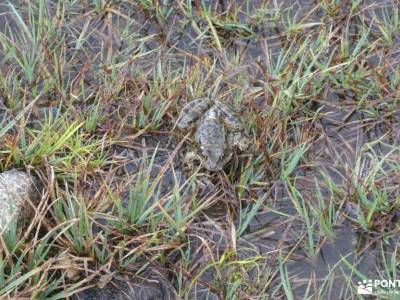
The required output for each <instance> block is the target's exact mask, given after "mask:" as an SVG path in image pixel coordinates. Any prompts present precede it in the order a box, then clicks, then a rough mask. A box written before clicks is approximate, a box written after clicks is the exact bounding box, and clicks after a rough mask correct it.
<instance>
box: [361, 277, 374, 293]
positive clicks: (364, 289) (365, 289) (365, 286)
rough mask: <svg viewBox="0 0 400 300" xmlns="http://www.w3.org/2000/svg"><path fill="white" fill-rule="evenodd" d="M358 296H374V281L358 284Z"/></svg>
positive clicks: (364, 281)
mask: <svg viewBox="0 0 400 300" xmlns="http://www.w3.org/2000/svg"><path fill="white" fill-rule="evenodd" d="M357 294H359V295H371V294H372V280H371V279H370V280H363V281H362V282H361V281H359V282H358V283H357Z"/></svg>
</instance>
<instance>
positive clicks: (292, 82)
mask: <svg viewBox="0 0 400 300" xmlns="http://www.w3.org/2000/svg"><path fill="white" fill-rule="evenodd" d="M89 2H90V1H89ZM156 2H157V1H156ZM164 2H168V1H164ZM189 2H190V5H189V4H188V3H189ZM355 2H357V1H261V0H260V1H187V3H186V2H185V1H183V2H182V1H171V2H168V3H163V4H162V5H166V7H163V6H162V5H161V4H155V6H154V7H153V6H152V5H151V4H149V6H146V3H152V2H151V1H150V2H146V1H143V2H141V1H137V3H136V2H135V3H134V4H130V3H125V2H124V3H117V4H112V3H107V4H105V5H104V6H102V7H101V8H97V7H96V5H95V4H93V3H90V4H88V2H87V1H82V2H81V4H79V5H73V4H72V3H69V2H68V3H64V4H63V5H62V6H63V9H64V10H65V11H68V18H67V19H65V20H63V21H60V20H58V19H57V16H58V15H59V14H60V13H59V10H60V5H59V4H56V3H55V2H52V1H45V3H46V10H47V12H48V14H49V15H54V16H56V17H55V18H54V21H55V22H58V21H59V22H60V25H59V27H58V28H57V29H58V30H59V31H60V32H63V35H62V36H63V39H65V40H64V41H63V42H62V43H60V45H62V47H65V48H60V51H61V52H62V53H63V56H65V57H66V60H67V61H68V63H67V64H65V65H63V67H62V71H60V73H62V74H61V75H60V77H62V78H63V79H60V83H59V84H60V86H62V87H63V88H61V89H60V90H57V89H55V88H54V89H48V90H46V92H45V93H41V92H39V91H40V89H42V88H44V86H45V85H44V83H43V82H45V80H43V82H40V81H38V82H35V84H34V83H33V82H34V81H35V80H34V79H31V81H29V78H27V79H23V80H21V81H20V82H19V84H26V85H27V86H28V87H29V86H35V88H34V89H33V90H32V94H34V95H32V96H34V97H33V98H36V96H38V100H37V103H36V106H37V107H49V106H51V107H52V106H57V105H58V104H59V103H60V101H61V103H62V106H63V107H64V108H63V109H68V110H69V111H70V112H71V116H73V117H76V116H80V114H83V113H82V112H84V111H85V109H86V111H87V110H89V111H90V110H93V108H96V109H98V111H99V112H101V113H100V115H101V122H99V125H98V126H96V130H95V135H96V136H98V137H101V136H103V135H104V136H105V135H110V136H112V139H113V140H114V141H115V143H114V144H113V145H112V146H111V147H110V149H111V150H110V155H111V156H110V161H109V162H108V163H107V166H106V167H104V168H102V171H101V172H100V173H101V175H97V174H95V175H93V178H92V179H91V180H93V181H96V180H98V181H99V182H98V185H99V186H100V185H101V183H100V182H101V180H100V179H103V180H106V179H107V180H108V179H109V178H106V175H105V174H106V172H109V174H111V173H113V172H115V177H114V176H112V180H111V179H110V180H109V181H108V182H109V183H110V186H111V188H112V189H114V191H115V193H116V194H118V193H120V195H121V197H123V198H124V201H123V205H125V206H129V200H127V197H129V195H128V194H129V188H130V187H131V186H133V185H134V182H135V180H136V179H137V178H135V176H134V175H135V174H136V173H137V172H138V170H139V169H141V168H142V169H143V168H144V167H143V164H142V162H143V161H145V160H147V163H148V161H149V160H151V155H152V154H154V153H157V155H156V156H155V162H154V163H155V165H156V166H151V167H150V170H149V172H150V173H152V174H151V175H149V176H150V177H151V179H154V178H157V179H156V180H159V178H158V176H157V175H158V173H157V172H155V171H154V170H159V171H161V170H163V171H162V172H164V175H165V174H166V175H165V176H166V177H163V178H162V179H161V181H160V182H159V183H160V186H161V190H160V193H159V194H156V195H153V197H151V199H152V200H151V201H150V202H149V203H147V205H150V206H152V205H153V203H155V202H153V201H155V198H154V197H156V196H157V197H161V198H162V199H169V198H168V197H170V196H171V195H172V194H173V193H172V190H173V187H174V186H182V185H184V186H186V187H185V188H183V189H182V190H180V192H181V193H182V199H185V201H188V202H187V203H189V204H187V203H186V202H185V203H186V204H185V205H184V207H183V210H184V211H183V213H184V214H190V212H191V211H192V210H193V207H198V206H196V205H200V206H201V205H203V204H204V203H205V204H204V207H202V209H201V210H199V213H198V216H196V217H195V218H193V220H192V219H191V220H190V222H191V223H190V224H188V225H187V227H185V230H186V231H185V232H186V238H187V241H188V244H187V245H186V246H185V247H184V246H182V247H180V246H179V247H178V246H177V245H178V244H179V243H178V242H177V243H178V244H177V245H172V244H173V243H172V242H171V241H168V242H171V244H169V245H167V246H166V248H168V250H166V251H165V252H163V253H162V255H160V256H162V259H158V257H157V258H156V259H155V258H154V257H153V256H152V255H150V254H149V253H146V254H145V255H143V256H140V255H138V260H137V261H136V264H137V265H135V267H134V268H133V267H132V269H133V271H132V270H130V269H129V267H128V268H127V269H128V272H127V273H129V272H130V271H132V274H133V273H134V274H135V276H136V275H137V274H140V271H138V270H141V267H140V266H139V263H140V262H142V263H144V262H145V261H146V259H149V258H150V257H151V258H152V259H154V265H152V267H153V268H158V269H161V268H165V269H168V268H169V269H168V270H166V271H165V272H161V273H162V278H163V279H162V280H160V282H161V281H162V282H164V281H165V282H167V281H168V282H169V284H170V285H172V286H173V287H172V288H171V289H173V290H174V292H171V295H175V296H171V297H176V295H177V293H179V290H181V291H182V290H185V291H186V292H184V293H182V294H181V295H180V296H182V297H183V298H184V297H186V298H188V297H189V298H188V299H190V297H193V293H195V290H196V287H197V288H199V289H200V290H201V289H203V290H204V291H205V292H204V291H203V292H204V294H201V296H198V297H199V299H200V298H205V297H206V295H207V293H208V295H209V297H211V298H210V299H214V298H212V297H215V298H218V297H219V299H224V298H225V299H228V298H229V299H249V298H251V299H262V298H263V297H267V298H268V297H271V298H274V299H285V298H288V295H289V294H291V292H288V290H291V291H292V293H293V298H294V299H306V298H315V299H351V298H353V297H356V296H355V293H354V289H355V287H356V286H357V283H358V282H359V281H360V280H362V279H364V278H370V279H375V278H382V277H383V278H385V277H387V276H389V275H388V274H387V273H390V272H389V271H388V270H390V271H391V272H392V274H391V275H390V276H392V277H393V278H395V277H396V276H397V274H398V266H397V261H398V260H397V259H398V253H397V246H398V238H397V235H398V226H397V222H398V217H399V216H398V201H399V197H400V195H399V188H398V186H399V184H400V173H399V170H400V165H399V164H400V163H399V162H400V160H399V158H400V148H399V147H400V143H399V142H400V141H399V138H400V133H399V132H400V131H399V129H400V108H399V105H398V97H399V85H398V83H397V81H398V80H396V79H393V78H396V76H399V62H400V55H399V53H400V31H399V28H397V29H396V28H395V29H393V32H391V35H390V36H386V35H385V31H384V29H382V28H383V27H382V22H383V21H382V20H385V22H386V21H387V22H389V21H388V20H387V18H388V16H391V18H392V19H391V20H390V24H392V25H391V26H398V25H399V23H398V22H397V23H396V18H398V17H399V11H398V3H396V2H394V1H372V0H371V1H361V2H362V4H360V5H356V4H355ZM157 3H158V2H157ZM14 5H15V8H14V9H17V10H18V11H20V12H21V15H22V16H23V15H24V14H25V16H27V14H28V12H27V11H25V10H24V7H25V5H26V3H25V4H24V3H23V2H21V3H16V2H15V3H14ZM132 5H133V6H134V7H135V8H137V9H132ZM160 5H161V8H160ZM356 6H357V9H355V8H354V7H356ZM156 7H157V8H156ZM189 7H190V8H189ZM204 7H206V8H207V9H206V10H205V9H204ZM158 8H160V9H159V10H158ZM1 10H2V12H3V15H2V16H1V18H0V26H1V27H2V28H4V29H5V30H4V32H5V35H12V33H13V32H15V31H18V30H20V29H19V28H20V27H21V26H20V21H19V20H18V18H16V17H15V14H14V12H13V9H11V8H10V6H8V5H4V4H2V8H1ZM156 11H157V13H156ZM206 11H207V12H206ZM104 12H106V13H104ZM211 18H212V19H211ZM210 24H212V25H210ZM388 27H390V26H388ZM122 29H123V30H122ZM42 34H43V33H42ZM363 34H365V37H363ZM321 36H323V38H324V39H325V42H324V41H319V38H320V37H321ZM382 36H383V37H382ZM57 38H58V37H54V40H53V42H54V43H56V44H57V43H59V42H60V41H59V40H57ZM321 39H322V38H321ZM363 39H365V40H363ZM360 40H361V41H363V42H362V43H361V42H360ZM50 41H51V39H50ZM47 42H49V41H47ZM346 43H347V44H346ZM48 47H49V48H50V45H48ZM60 47H61V46H60ZM346 47H347V48H346ZM2 48H3V51H2V53H1V56H2V60H3V61H5V62H7V52H6V51H4V46H3V47H2ZM45 48H46V47H45ZM307 48H309V49H311V50H310V51H308V49H307ZM343 48H346V49H347V50H346V51H348V52H349V53H348V57H347V58H346V57H345V52H346V51H344V50H341V49H343ZM26 51H28V50H26ZM297 53H298V54H297ZM43 55H46V53H43ZM46 59H47V61H46V60H45V62H44V65H46V64H48V67H49V69H52V67H51V64H52V63H54V57H47V58H46ZM347 66H351V67H349V68H347ZM18 68H20V67H18V66H17V67H16V66H15V65H13V64H12V63H11V62H8V63H5V64H4V65H3V66H2V71H3V73H5V74H9V73H10V72H12V70H14V69H18ZM211 70H212V71H211ZM43 72H44V71H43ZM55 73H57V72H55ZM160 74H162V75H160ZM181 74H182V75H181ZM349 74H351V75H349ZM161 76H164V77H163V78H161ZM22 77H23V76H22ZM38 77H40V76H38ZM108 77H110V78H112V79H108ZM172 79H173V80H172ZM25 81H28V83H26V82H25ZM377 81H378V82H379V81H380V82H381V85H382V86H380V87H379V88H378V86H377V85H376V82H377ZM160 82H161V83H160ZM5 84H9V85H12V84H13V83H12V82H10V83H5ZM155 84H160V85H161V86H162V87H161V88H160V92H156V93H155V94H153V91H154V89H155V87H154V85H155ZM163 84H164V85H165V86H163ZM118 85H120V88H118V89H117V88H115V86H118ZM207 85H209V86H207ZM170 86H173V89H172V88H170ZM3 90H5V88H3ZM83 90H84V92H82V91H83ZM20 93H22V92H21V91H15V95H16V96H19V95H20ZM204 94H206V96H218V97H220V98H221V99H233V100H232V101H233V102H234V103H236V104H237V106H238V107H240V110H241V111H242V112H243V120H244V122H245V123H246V124H247V128H248V129H249V131H250V132H251V133H252V135H253V136H254V141H255V144H254V153H255V158H254V165H252V166H250V163H248V161H249V160H247V161H246V157H248V156H246V155H243V154H238V157H242V156H243V157H244V159H243V160H242V161H241V164H240V165H235V164H234V163H232V164H230V165H228V167H227V168H226V169H225V172H221V174H211V175H210V176H209V180H210V183H211V185H210V186H206V187H205V188H204V186H202V187H199V186H198V185H197V184H198V183H196V182H195V181H193V182H190V183H189V180H190V179H188V178H198V177H200V176H197V175H193V174H192V173H193V172H190V171H187V170H184V168H183V166H182V164H181V158H182V153H184V152H185V151H186V150H185V149H186V148H188V147H190V145H191V144H190V142H189V141H184V140H183V139H184V136H183V134H182V133H179V132H177V131H172V129H173V121H174V120H175V119H176V116H177V112H178V111H179V110H180V108H181V107H182V105H183V104H184V103H186V101H187V99H188V98H190V99H195V98H198V97H200V96H205V95H204ZM39 95H40V96H39ZM71 95H79V97H74V96H71ZM148 95H149V96H148ZM2 98H3V99H4V100H3V101H2V102H0V103H2V105H4V107H5V108H4V111H6V113H3V114H2V115H0V116H2V117H3V118H4V119H6V120H7V118H10V119H11V118H12V116H13V111H14V112H15V111H18V109H21V107H23V106H22V105H21V104H18V103H13V102H12V101H11V100H10V94H8V95H7V96H5V95H2ZM104 99H105V100H104ZM3 102H4V104H3ZM13 105H15V108H12V106H13ZM88 107H89V109H88ZM156 108H159V109H160V110H158V111H157V109H156ZM164 108H165V109H164ZM0 109H2V107H0ZM155 110H156V112H154V111H155ZM0 112H1V111H0ZM157 113H160V115H161V116H160V117H159V118H158V117H157ZM14 115H15V114H14ZM83 116H86V115H83ZM154 116H155V117H154ZM32 118H37V117H36V116H35V114H32ZM1 119H2V118H1V117H0V120H1ZM149 124H150V125H151V126H149ZM126 137H128V138H126ZM180 142H182V143H180ZM178 145H179V146H178ZM179 147H181V148H179ZM302 147H304V148H302ZM139 149H140V151H139ZM176 149H179V150H177V151H175V154H174V157H173V158H171V157H170V155H172V153H174V150H176ZM299 149H304V150H303V152H302V154H301V155H300V158H299V159H298V160H297V161H296V160H295V159H294V158H293V156H295V155H297V154H298V153H299ZM300 152H301V151H300ZM241 155H242V156H241ZM290 159H292V161H296V163H295V164H294V165H293V166H292V167H288V166H287V165H285V162H288V161H290ZM250 160H251V159H250ZM246 162H247V165H246ZM166 164H169V165H170V166H168V167H166V168H165V169H163V166H164V165H166ZM246 166H247V167H248V169H249V168H252V170H253V171H252V172H253V173H251V174H252V177H251V178H247V179H246V178H243V176H242V177H241V175H240V174H238V172H236V171H238V170H239V171H240V170H244V169H245V167H246ZM249 166H250V167H249ZM144 169H145V168H144ZM289 169H290V172H289V171H287V170H289ZM232 170H233V171H232ZM285 170H286V171H287V173H285V172H286V171H285ZM94 173H96V172H94ZM113 174H114V173H113ZM131 176H132V183H131V181H130V180H131V179H129V180H128V179H126V178H131ZM191 176H194V177H191ZM243 185H244V187H243ZM189 187H190V188H189ZM202 189H203V190H202ZM204 189H208V190H209V191H211V192H212V193H206V192H204ZM192 195H197V197H198V198H199V199H198V202H199V203H200V204H196V205H195V206H191V205H192V202H193V199H191V197H192ZM211 195H212V196H211ZM171 197H172V196H171ZM149 199H150V198H149ZM260 199H263V201H262V204H261V205H260V206H259V207H258V209H257V212H256V213H255V215H254V217H253V218H252V219H251V221H249V223H248V225H247V226H245V227H244V230H243V231H241V232H240V233H239V232H238V231H236V232H235V229H238V228H242V227H241V226H243V220H244V219H245V217H244V216H245V212H246V213H248V212H249V210H251V209H252V207H254V205H255V204H254V203H256V202H257V201H260ZM190 201H192V202H190ZM161 203H169V202H168V200H165V202H162V201H161ZM162 205H164V204H162ZM162 205H161V206H162ZM168 205H169V204H168ZM147 207H149V206H147ZM167 209H170V207H167ZM143 211H144V210H143ZM160 211H162V209H161V208H160V207H157V209H155V212H154V215H155V216H156V215H157V214H159V213H160ZM104 213H106V214H108V213H109V214H110V215H111V214H113V213H115V211H113V210H108V211H106V212H104ZM181 213H182V212H181ZM152 216H153V215H152ZM163 226H164V225H163ZM232 228H233V229H232ZM232 230H233V232H232ZM211 233H213V234H211ZM124 234H126V235H127V236H129V234H131V233H124ZM140 234H145V232H141V233H140ZM233 236H235V238H233ZM124 238H125V237H124ZM116 239H121V240H122V239H123V238H122V237H121V236H119V237H118V238H116ZM178 240H179V239H178ZM180 241H181V240H180ZM174 242H176V241H175V240H174ZM191 243H193V245H192V246H191ZM140 244H141V242H139V241H138V242H137V243H136V242H135V243H133V244H131V245H130V246H129V247H131V248H129V247H127V250H126V252H129V249H134V248H135V247H139V245H140ZM161 245H162V243H160V244H158V245H157V246H160V247H161ZM173 246H176V249H173ZM150 248H151V247H150ZM161 248H162V247H161ZM196 249H197V251H196ZM132 251H133V250H132ZM180 251H183V252H185V253H186V254H187V256H185V255H182V253H180ZM150 252H151V251H150ZM124 254H126V253H124ZM126 255H127V254H126ZM229 255H231V257H229ZM122 256H123V255H122ZM226 256H228V258H226ZM210 261H212V262H215V264H214V263H213V264H211V266H210V265H209V264H210ZM218 262H219V264H218ZM241 262H243V265H242V264H241ZM244 262H246V264H245V263H244ZM390 264H392V266H391V267H388V266H387V265H390ZM97 267H98V266H96V268H97ZM117 269H118V272H125V271H126V270H124V271H122V270H120V269H123V268H121V266H118V267H116V266H113V272H115V273H118V272H117V271H116V270H117ZM181 270H185V272H182V273H180V272H181ZM177 274H179V275H177ZM182 274H183V275H182ZM129 280H130V279H129ZM129 280H128V281H129ZM224 282H229V284H230V286H234V285H235V283H237V286H235V287H234V288H233V290H234V291H235V292H233V294H232V295H230V294H229V291H230V287H229V288H228V287H227V286H224ZM282 282H287V284H288V285H289V286H290V288H288V287H287V288H286V289H285V288H284V287H283V286H284V285H285V284H283V283H282ZM152 284H154V281H153V282H152ZM124 289H125V288H124ZM89 291H90V290H89ZM176 291H178V292H176ZM203 292H201V293H203ZM84 293H85V292H84ZM84 293H83V294H82V296H81V297H83V298H82V299H90V297H92V296H90V295H89V294H88V295H89V296H87V297H88V298H85V297H86V296H85V294H84ZM86 293H88V292H86ZM97 293H99V292H98V290H97V289H96V290H94V291H93V294H96V295H97ZM155 293H156V294H157V293H158V292H157V291H156V292H155ZM164 296H165V294H164ZM98 297H100V296H98ZM121 297H122V296H121ZM132 297H133V296H132ZM155 297H156V298H157V296H155ZM92 298H93V297H92ZM144 298H146V297H145V296H144ZM118 299H119V298H118Z"/></svg>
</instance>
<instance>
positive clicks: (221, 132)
mask: <svg viewBox="0 0 400 300" xmlns="http://www.w3.org/2000/svg"><path fill="white" fill-rule="evenodd" d="M197 123H198V126H197V129H196V132H195V141H196V143H197V144H198V146H199V148H200V161H201V162H202V163H203V165H204V166H205V168H206V169H207V170H209V171H218V170H221V169H222V168H223V167H224V165H225V164H226V163H227V162H228V161H229V160H230V159H231V157H232V152H233V148H234V147H237V148H239V149H240V150H242V151H246V150H247V149H248V148H249V145H250V138H249V137H248V136H247V134H246V132H245V130H244V126H243V123H242V121H241V120H240V117H239V115H238V114H237V113H236V111H235V109H234V108H233V107H231V106H230V105H228V104H227V103H223V102H221V101H218V100H216V101H213V100H210V99H206V98H201V99H198V100H195V101H192V102H189V103H188V104H186V105H185V106H184V107H183V109H182V111H181V113H180V115H179V118H178V121H177V124H176V126H177V127H178V128H179V129H181V130H185V129H189V128H191V127H193V126H194V125H197Z"/></svg>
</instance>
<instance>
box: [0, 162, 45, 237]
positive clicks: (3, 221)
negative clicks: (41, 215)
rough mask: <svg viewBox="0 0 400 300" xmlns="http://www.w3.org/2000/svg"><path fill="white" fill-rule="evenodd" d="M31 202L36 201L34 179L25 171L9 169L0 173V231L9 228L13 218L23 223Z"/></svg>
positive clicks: (36, 194)
mask: <svg viewBox="0 0 400 300" xmlns="http://www.w3.org/2000/svg"><path fill="white" fill-rule="evenodd" d="M28 200H29V201H31V202H32V203H36V202H37V201H38V193H37V190H36V187H35V183H34V180H33V178H32V177H31V176H29V175H28V174H27V173H25V172H22V171H18V170H15V169H14V170H10V171H7V172H4V173H1V174H0V232H1V233H3V232H4V231H7V230H8V229H9V226H10V225H11V222H12V221H13V220H15V219H17V220H18V223H19V224H21V223H25V220H26V218H27V217H28V216H29V215H30V214H31V212H32V209H31V206H30V204H29V203H28Z"/></svg>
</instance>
